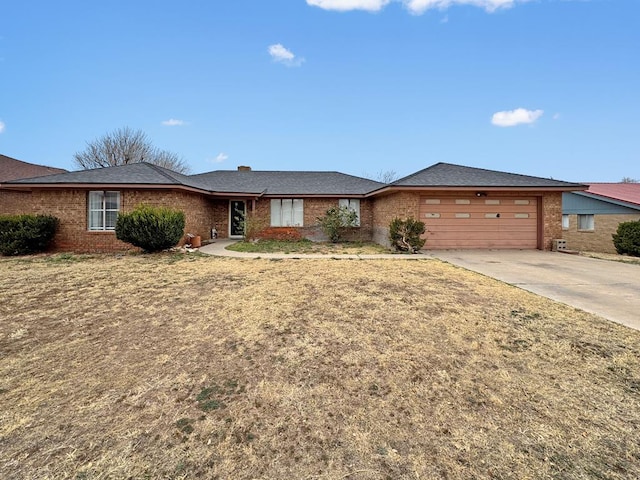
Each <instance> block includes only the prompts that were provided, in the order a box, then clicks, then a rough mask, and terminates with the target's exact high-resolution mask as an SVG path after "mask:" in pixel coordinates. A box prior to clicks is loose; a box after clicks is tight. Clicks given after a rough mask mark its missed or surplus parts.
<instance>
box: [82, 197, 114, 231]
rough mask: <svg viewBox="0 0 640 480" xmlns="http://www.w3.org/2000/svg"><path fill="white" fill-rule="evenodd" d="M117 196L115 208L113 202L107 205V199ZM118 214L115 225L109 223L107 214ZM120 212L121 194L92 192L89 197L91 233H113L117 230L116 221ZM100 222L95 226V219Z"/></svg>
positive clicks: (88, 222) (88, 223) (88, 224)
mask: <svg viewBox="0 0 640 480" xmlns="http://www.w3.org/2000/svg"><path fill="white" fill-rule="evenodd" d="M114 194H115V207H113V205H112V204H113V202H110V203H111V205H108V204H107V198H108V197H110V196H111V197H112V196H114ZM113 212H116V216H115V217H114V220H113V224H111V223H108V218H109V216H108V215H107V213H113ZM118 212H120V192H119V191H117V190H92V191H90V192H89V194H88V195H87V226H88V229H89V231H90V232H113V231H115V229H116V220H115V219H117V217H118ZM98 213H99V214H100V215H99V216H96V215H95V214H98ZM96 218H98V219H99V222H96V224H94V219H96Z"/></svg>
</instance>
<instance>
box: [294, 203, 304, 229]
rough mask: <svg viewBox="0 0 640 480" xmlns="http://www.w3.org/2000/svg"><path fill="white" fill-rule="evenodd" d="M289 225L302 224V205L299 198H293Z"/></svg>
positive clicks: (299, 225) (297, 225) (298, 225)
mask: <svg viewBox="0 0 640 480" xmlns="http://www.w3.org/2000/svg"><path fill="white" fill-rule="evenodd" d="M292 208H293V211H292V212H291V213H292V215H291V225H294V226H296V227H301V226H302V225H303V224H304V207H303V201H302V200H301V199H296V200H293V206H292Z"/></svg>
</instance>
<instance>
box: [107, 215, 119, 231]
mask: <svg viewBox="0 0 640 480" xmlns="http://www.w3.org/2000/svg"><path fill="white" fill-rule="evenodd" d="M105 217H106V225H105V226H104V227H105V230H115V228H116V220H117V219H118V212H107V213H106V215H105Z"/></svg>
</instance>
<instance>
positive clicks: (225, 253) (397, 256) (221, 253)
mask: <svg viewBox="0 0 640 480" xmlns="http://www.w3.org/2000/svg"><path fill="white" fill-rule="evenodd" d="M237 242H238V240H228V239H226V238H223V239H218V240H216V241H215V242H214V243H210V244H208V245H203V246H202V247H200V251H201V252H202V253H206V254H208V255H216V256H218V257H236V258H278V259H280V258H294V259H300V258H324V259H327V258H337V259H355V260H364V259H373V258H387V259H393V260H427V259H429V257H427V256H426V255H425V254H424V253H417V254H415V255H410V254H403V253H377V254H373V255H348V254H340V253H254V252H234V251H233V250H227V248H226V247H228V246H229V245H232V244H234V243H237Z"/></svg>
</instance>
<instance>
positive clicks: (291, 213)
mask: <svg viewBox="0 0 640 480" xmlns="http://www.w3.org/2000/svg"><path fill="white" fill-rule="evenodd" d="M303 225H304V202H303V200H302V199H300V198H274V199H272V200H271V226H272V227H302V226H303Z"/></svg>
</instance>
